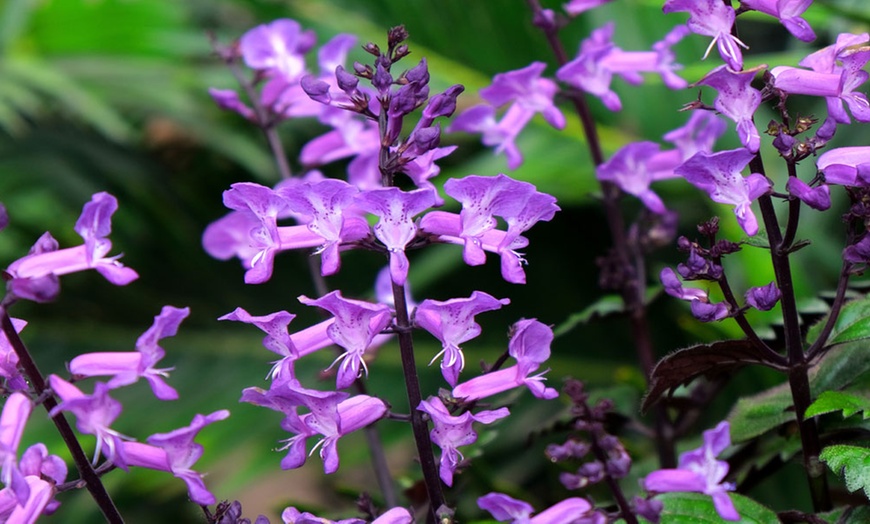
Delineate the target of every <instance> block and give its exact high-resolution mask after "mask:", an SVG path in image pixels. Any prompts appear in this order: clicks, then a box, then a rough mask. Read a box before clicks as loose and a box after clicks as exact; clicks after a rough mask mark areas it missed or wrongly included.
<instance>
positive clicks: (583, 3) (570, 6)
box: [562, 0, 613, 16]
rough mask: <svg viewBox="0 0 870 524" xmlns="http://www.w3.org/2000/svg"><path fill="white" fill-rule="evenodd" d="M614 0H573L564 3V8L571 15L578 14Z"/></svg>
mask: <svg viewBox="0 0 870 524" xmlns="http://www.w3.org/2000/svg"><path fill="white" fill-rule="evenodd" d="M612 1H613V0H571V1H570V2H568V3H567V4H562V8H563V9H564V10H565V12H566V13H568V14H569V15H571V16H577V15H579V14H581V13H585V12H586V11H589V10H590V9H594V8H596V7H598V6H601V5H604V4H606V3H608V2H612Z"/></svg>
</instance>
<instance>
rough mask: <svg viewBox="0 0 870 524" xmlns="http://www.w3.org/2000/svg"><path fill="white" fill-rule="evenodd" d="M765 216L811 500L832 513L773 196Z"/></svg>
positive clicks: (763, 202)
mask: <svg viewBox="0 0 870 524" xmlns="http://www.w3.org/2000/svg"><path fill="white" fill-rule="evenodd" d="M749 166H750V169H751V170H752V172H753V173H761V174H762V175H763V174H764V165H763V163H762V161H761V156H760V155H756V156H755V158H754V159H753V160H752V161H751V162H750V164H749ZM758 204H759V207H760V208H761V214H762V216H763V218H764V228H765V230H766V231H767V238H768V239H769V240H770V257H771V263H772V265H773V272H774V275H775V276H776V284H777V286H778V287H779V291H780V293H781V298H780V304H781V306H782V320H783V324H784V327H785V347H786V356H787V358H788V383H789V387H790V388H791V395H792V401H793V402H794V409H795V419H796V420H797V424H798V430H799V431H800V436H801V446H802V448H803V456H804V467H805V469H806V475H807V482H808V483H809V488H810V496H811V497H812V500H813V509H814V510H815V511H828V510H830V509H831V498H830V493H829V492H828V479H827V477H826V476H825V470H824V466H822V464H821V462H819V454H820V453H821V444H820V442H819V432H818V428H817V427H816V421H815V419H814V418H809V419H807V418H804V413H805V412H806V410H807V408H808V407H809V405H810V403H811V401H812V394H811V392H810V382H809V377H808V375H807V371H808V363H807V359H806V355H805V354H804V350H803V340H802V337H801V332H800V319H799V317H798V311H797V302H796V300H795V293H794V280H793V279H792V274H791V265H790V263H789V258H788V257H789V253H788V250H787V249H785V248H786V247H787V246H784V245H783V238H782V233H781V232H780V230H779V221H778V220H777V218H776V210H775V209H774V207H773V201H772V200H771V198H770V195H762V196H761V197H759V199H758Z"/></svg>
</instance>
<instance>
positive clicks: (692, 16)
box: [662, 0, 748, 71]
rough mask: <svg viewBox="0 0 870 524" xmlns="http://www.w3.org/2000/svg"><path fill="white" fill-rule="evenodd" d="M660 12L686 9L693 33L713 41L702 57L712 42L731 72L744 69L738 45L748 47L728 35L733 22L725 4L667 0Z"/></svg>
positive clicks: (717, 0)
mask: <svg viewBox="0 0 870 524" xmlns="http://www.w3.org/2000/svg"><path fill="white" fill-rule="evenodd" d="M662 11H664V12H665V13H674V12H678V11H686V12H688V13H689V20H688V22H686V25H688V26H689V29H690V30H691V31H692V32H693V33H696V34H699V35H705V36H712V37H713V41H712V42H710V45H709V46H708V47H707V52H706V53H704V58H707V55H709V54H710V50H711V49H713V44H716V45H717V46H718V47H719V54H720V55H721V56H722V59H723V60H724V61H725V63H726V64H728V67H730V68H731V69H732V70H734V71H740V70H741V69H743V53H742V52H741V51H740V47H743V48H744V49H748V46H747V45H746V44H744V43H743V42H741V41H740V40H739V39H738V38H737V37H736V36H734V35H732V34H731V27H732V26H733V25H734V18H735V14H734V9H732V8H731V7H730V6H728V5H726V4H725V3H724V2H722V0H667V1H666V2H665V5H664V7H663V8H662Z"/></svg>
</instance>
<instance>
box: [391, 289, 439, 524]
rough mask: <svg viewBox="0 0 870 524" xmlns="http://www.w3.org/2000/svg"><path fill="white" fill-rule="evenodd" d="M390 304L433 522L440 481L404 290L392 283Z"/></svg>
mask: <svg viewBox="0 0 870 524" xmlns="http://www.w3.org/2000/svg"><path fill="white" fill-rule="evenodd" d="M393 300H394V301H395V304H396V326H397V327H398V337H399V350H400V352H401V355H402V371H403V374H404V376H405V389H406V390H407V393H408V404H409V408H410V412H411V427H412V428H413V431H414V443H415V444H416V445H417V453H418V455H419V457H420V465H421V466H422V468H423V480H424V481H425V482H426V490H427V492H428V493H429V519H430V521H431V522H435V521H436V520H437V512H438V510H439V508H440V507H441V506H442V505H444V495H443V493H442V492H441V479H440V478H439V476H438V466H437V465H436V464H435V455H434V454H433V453H432V440H431V438H430V437H429V424H428V423H427V422H426V421H425V420H423V413H422V412H421V411H420V410H419V409H417V406H419V405H420V402H421V401H422V400H423V398H422V395H421V394H420V382H419V380H418V379H417V364H416V362H415V360H414V341H413V337H412V336H411V322H410V319H409V317H408V305H407V303H406V302H405V287H404V286H400V285H398V284H396V283H395V282H393Z"/></svg>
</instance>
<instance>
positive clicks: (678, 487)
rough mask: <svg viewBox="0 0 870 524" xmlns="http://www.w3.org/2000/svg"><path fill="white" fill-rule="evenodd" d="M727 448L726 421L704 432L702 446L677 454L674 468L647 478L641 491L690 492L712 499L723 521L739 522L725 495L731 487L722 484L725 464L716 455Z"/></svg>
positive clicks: (659, 471) (729, 441)
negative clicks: (677, 459)
mask: <svg viewBox="0 0 870 524" xmlns="http://www.w3.org/2000/svg"><path fill="white" fill-rule="evenodd" d="M730 445H731V435H730V433H729V426H728V422H725V421H723V422H720V423H719V425H718V426H716V427H715V428H714V429H710V430H707V431H705V432H704V444H703V445H702V446H701V447H700V448H698V449H696V450H693V451H687V452H686V453H683V454H682V455H680V460H679V464H678V467H677V468H676V469H661V470H658V471H653V472H652V473H650V474H649V475H647V477H646V479H644V481H643V485H644V488H645V489H646V490H647V491H650V492H653V493H668V492H671V491H694V492H699V493H705V494H707V495H710V496H711V497H713V504H714V505H715V507H716V511H717V512H718V513H719V516H720V517H722V518H723V519H725V520H740V515H739V514H738V513H737V509H736V508H735V507H734V503H733V502H731V497H729V496H728V491H731V490H733V489H734V484H732V483H730V482H722V480H723V479H724V478H725V475H727V474H728V463H727V462H725V461H722V460H716V456H717V455H719V454H720V453H722V452H723V451H724V450H725V449H726V448H727V447H728V446H730Z"/></svg>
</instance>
